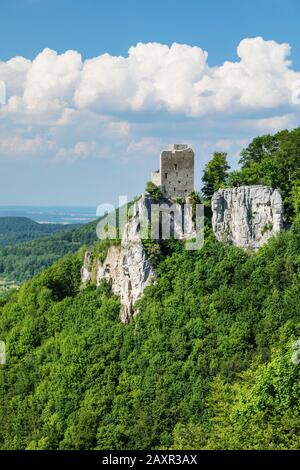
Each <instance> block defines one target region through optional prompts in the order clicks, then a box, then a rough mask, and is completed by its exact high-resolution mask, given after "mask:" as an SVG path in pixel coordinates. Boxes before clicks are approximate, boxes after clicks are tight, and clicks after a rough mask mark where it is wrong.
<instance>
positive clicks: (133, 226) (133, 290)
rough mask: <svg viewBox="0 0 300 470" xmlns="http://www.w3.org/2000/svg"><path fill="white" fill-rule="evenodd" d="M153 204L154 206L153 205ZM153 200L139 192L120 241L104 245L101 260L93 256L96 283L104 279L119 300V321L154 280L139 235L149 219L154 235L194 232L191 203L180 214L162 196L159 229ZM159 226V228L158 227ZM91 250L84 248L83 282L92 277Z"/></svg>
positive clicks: (129, 314)
mask: <svg viewBox="0 0 300 470" xmlns="http://www.w3.org/2000/svg"><path fill="white" fill-rule="evenodd" d="M153 204H154V206H153ZM157 208H158V206H157V204H156V203H155V202H154V201H153V200H152V199H151V197H150V196H149V195H143V196H142V197H141V198H140V199H139V200H138V201H136V202H135V203H134V205H133V207H132V210H131V216H130V218H129V220H128V222H127V223H126V224H125V226H124V230H123V234H122V237H121V243H120V244H119V245H113V246H111V247H110V248H109V249H108V252H107V256H106V258H105V260H104V262H103V263H101V262H100V261H99V260H98V261H97V260H96V265H95V269H94V270H93V272H96V283H97V285H99V284H100V282H101V281H102V280H105V281H106V282H107V283H108V284H109V285H110V286H111V290H112V292H113V293H114V294H116V295H118V296H119V297H120V300H121V305H122V308H121V312H120V319H121V321H122V322H123V323H128V321H129V320H130V319H131V318H132V317H133V316H134V315H135V314H136V313H137V311H136V309H135V307H134V304H135V302H136V301H137V300H138V299H139V298H140V297H141V296H142V294H143V292H144V289H145V288H146V287H147V286H149V285H150V284H151V283H152V282H153V281H155V277H156V274H155V270H154V268H153V266H152V265H151V263H150V261H149V259H148V256H147V253H146V250H145V248H144V245H143V243H142V239H144V238H148V233H149V232H148V228H149V226H150V225H149V224H150V220H151V213H152V220H151V227H152V234H153V235H154V236H153V238H154V239H159V238H160V233H161V234H163V232H165V234H166V235H167V238H168V235H169V234H170V233H173V234H174V236H176V238H178V239H184V240H187V239H190V238H193V237H194V236H195V229H194V223H193V221H192V209H191V206H187V207H186V215H185V217H184V218H183V213H182V208H181V206H180V205H179V204H174V202H173V201H171V200H168V199H164V200H163V201H161V202H160V204H159V212H160V213H161V222H162V220H165V222H166V228H165V230H162V227H161V224H160V222H159V220H160V218H159V216H158V215H157V213H155V210H157ZM159 227H160V229H161V230H159ZM92 264H93V263H92V254H91V252H89V251H88V252H86V253H85V257H84V263H83V267H82V269H81V280H82V283H83V285H84V284H86V283H87V282H89V281H91V280H92V269H93V266H92Z"/></svg>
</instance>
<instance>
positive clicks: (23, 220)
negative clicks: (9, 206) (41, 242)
mask: <svg viewBox="0 0 300 470" xmlns="http://www.w3.org/2000/svg"><path fill="white" fill-rule="evenodd" d="M75 228H76V226H74V225H61V224H39V223H37V222H35V221H33V220H31V219H28V218H27V217H0V245H2V246H6V245H15V244H18V243H23V242H28V241H31V240H34V239H35V238H39V237H41V236H43V235H49V234H51V233H56V232H62V231H66V230H71V229H75Z"/></svg>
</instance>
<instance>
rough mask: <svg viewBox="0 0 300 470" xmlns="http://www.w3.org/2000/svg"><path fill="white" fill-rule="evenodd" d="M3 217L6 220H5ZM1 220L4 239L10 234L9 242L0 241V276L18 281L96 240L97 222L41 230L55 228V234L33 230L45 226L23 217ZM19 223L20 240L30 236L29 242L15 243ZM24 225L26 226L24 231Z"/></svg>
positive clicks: (22, 280)
mask: <svg viewBox="0 0 300 470" xmlns="http://www.w3.org/2000/svg"><path fill="white" fill-rule="evenodd" d="M3 219H6V223H5V220H3ZM9 219H10V220H9ZM12 219H13V220H12ZM18 219H22V220H18ZM0 221H1V223H2V225H1V226H0V227H1V228H0V231H1V234H2V235H3V240H4V239H5V234H6V240H8V239H9V236H11V237H10V240H11V243H10V244H9V245H8V244H7V243H3V241H2V246H1V241H0V276H1V277H3V278H5V279H7V280H9V281H14V282H17V283H22V282H24V281H27V280H28V279H30V278H31V277H32V276H34V275H35V274H37V273H38V272H39V271H41V270H42V269H44V268H45V267H48V266H50V265H51V264H52V263H53V262H54V261H56V260H57V259H58V258H61V257H62V256H64V255H65V254H66V253H75V252H76V251H77V250H78V249H79V248H80V247H81V246H82V245H89V244H92V243H94V242H95V241H96V240H97V236H96V226H97V221H94V222H90V223H89V224H85V225H80V226H74V225H69V226H67V227H66V226H61V225H60V226H59V228H60V230H59V231H58V228H57V226H56V225H47V226H46V225H45V229H44V230H46V229H47V228H48V229H49V228H50V227H55V228H54V233H47V232H46V231H44V232H43V231H41V232H40V233H39V232H38V231H36V232H35V230H38V228H39V227H41V228H43V227H44V226H43V225H41V226H40V224H37V223H36V222H33V221H32V220H30V219H26V218H13V217H11V218H10V217H5V218H0ZM18 225H19V226H20V233H19V235H20V237H21V234H23V239H24V238H25V237H26V236H27V237H29V236H31V239H29V241H26V242H23V243H16V240H17V234H18V230H17V227H18ZM36 225H37V226H38V227H36ZM2 227H3V232H2ZM5 227H6V228H5ZM25 227H27V232H26V229H25ZM9 228H10V229H9ZM31 229H32V230H31ZM55 230H56V233H55ZM26 234H27V235H26Z"/></svg>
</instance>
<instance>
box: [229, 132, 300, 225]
mask: <svg viewBox="0 0 300 470" xmlns="http://www.w3.org/2000/svg"><path fill="white" fill-rule="evenodd" d="M240 163H241V169H240V170H239V171H235V172H233V173H232V174H231V175H230V177H229V180H228V185H234V186H236V185H241V184H244V185H250V184H263V185H267V186H271V187H273V188H277V189H279V190H280V193H281V195H282V198H283V202H284V207H285V216H286V219H287V222H292V221H293V220H294V218H295V215H296V214H298V213H299V208H300V202H299V200H300V196H299V194H300V193H299V187H300V128H297V129H294V130H292V131H287V130H285V131H281V132H278V133H277V134H275V135H273V136H272V135H264V136H261V137H256V138H255V139H253V141H252V142H251V143H250V145H249V146H248V147H247V148H246V149H244V150H243V151H242V152H241V160H240Z"/></svg>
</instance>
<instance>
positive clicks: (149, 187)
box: [146, 181, 163, 202]
mask: <svg viewBox="0 0 300 470" xmlns="http://www.w3.org/2000/svg"><path fill="white" fill-rule="evenodd" d="M146 192H147V193H148V194H150V196H151V197H152V199H153V200H154V201H155V202H159V201H160V199H162V197H163V194H162V192H161V190H160V189H159V187H158V186H156V185H155V184H154V183H152V181H148V183H147V184H146Z"/></svg>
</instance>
